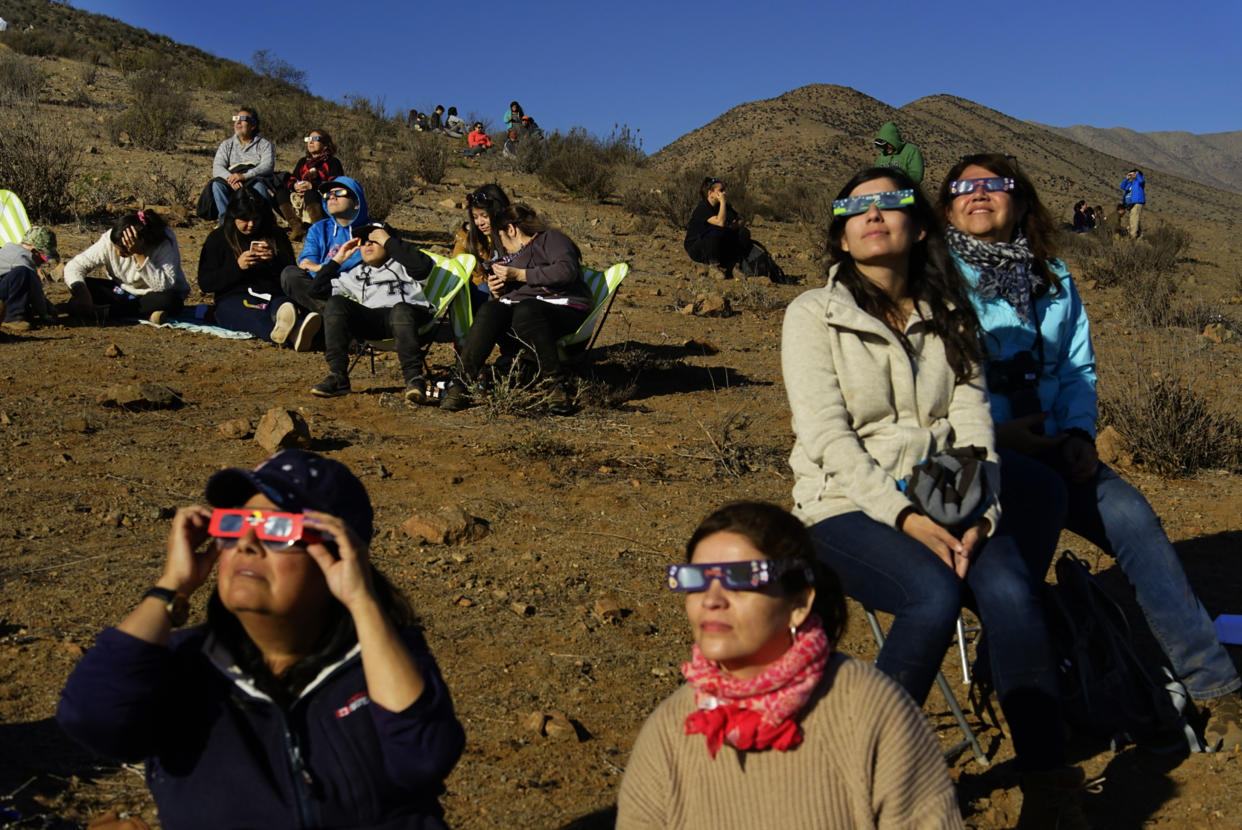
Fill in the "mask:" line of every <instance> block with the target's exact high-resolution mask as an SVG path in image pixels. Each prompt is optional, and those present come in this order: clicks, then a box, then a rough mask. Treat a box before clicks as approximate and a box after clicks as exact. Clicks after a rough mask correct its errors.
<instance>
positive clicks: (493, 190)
mask: <svg viewBox="0 0 1242 830" xmlns="http://www.w3.org/2000/svg"><path fill="white" fill-rule="evenodd" d="M507 207H509V197H508V196H506V195H505V192H504V190H502V189H501V188H500V185H498V184H485V185H483V186H482V187H480V188H479V189H478V190H475V191H472V192H470V193H467V194H466V221H465V222H464V223H462V226H461V227H460V228H458V230H457V232H456V233H455V234H454V235H453V256H457V255H458V254H467V253H468V254H474V257H475V263H474V271H473V272H472V273H471V275H470V283H471V285H470V305H471V307H472V308H473V309H475V310H477V309H478V307H479V305H480V304H482V303H485V302H487V300H488V298H489V297H491V296H492V292H491V290H490V289H489V288H488V287H487V267H488V265H489V264H491V263H495V262H496V261H498V260H499V259H500V258H501V257H502V256H503V255H504V254H503V253H502V252H501V250H500V243H499V242H496V241H495V239H494V238H493V237H492V228H493V227H495V226H496V225H495V222H496V219H497V218H498V217H499V216H500V215H501V214H502V213H503V212H504V210H505V208H507Z"/></svg>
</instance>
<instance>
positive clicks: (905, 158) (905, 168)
mask: <svg viewBox="0 0 1242 830" xmlns="http://www.w3.org/2000/svg"><path fill="white" fill-rule="evenodd" d="M875 146H876V147H878V148H879V150H880V155H879V156H877V157H876V160H875V166H876V167H896V168H897V169H898V170H900V171H901V172H903V173H905V174H906V175H907V176H909V177H910V178H912V179H914V183H915V184H921V183H922V182H923V152H922V151H921V150H919V148H918V147H917V146H916V145H914V144H911V143H910V142H909V141H903V140H902V138H901V133H900V132H899V131H898V130H897V122H895V121H885V122H884V124H883V126H881V127H880V131H879V132H877V133H876V134H875Z"/></svg>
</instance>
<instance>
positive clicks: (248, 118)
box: [233, 115, 254, 121]
mask: <svg viewBox="0 0 1242 830" xmlns="http://www.w3.org/2000/svg"><path fill="white" fill-rule="evenodd" d="M233 120H234V121H254V116H252V115H234V116H233Z"/></svg>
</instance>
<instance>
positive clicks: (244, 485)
mask: <svg viewBox="0 0 1242 830" xmlns="http://www.w3.org/2000/svg"><path fill="white" fill-rule="evenodd" d="M255 493H262V494H263V495H265V496H267V497H268V498H269V499H271V500H272V502H273V503H274V504H276V505H277V506H278V507H279V508H280V509H281V510H284V511H286V512H289V513H300V512H301V511H303V510H308V509H309V510H319V511H321V512H324V513H331V514H332V515H333V516H339V517H340V518H341V519H343V520H344V522H345V524H347V525H349V527H350V528H351V529H352V530H353V531H354V533H357V534H358V536H359V538H361V539H362V540H363V541H364V542H367V543H370V541H371V536H372V535H373V534H374V532H375V527H374V520H375V512H374V510H373V509H372V508H371V497H370V496H368V495H367V488H366V487H364V486H363V484H362V482H361V481H359V480H358V477H357V476H355V475H354V474H353V473H351V472H350V471H349V468H348V467H346V466H345V465H344V464H342V463H341V462H339V461H333V460H332V459H331V458H324V457H323V456H322V455H318V454H316V453H313V452H307V451H306V450H281V451H280V452H277V453H275V454H274V455H272V456H270V457H269V458H268V459H267V460H266V461H264V462H263V463H262V464H260V465H259V466H257V467H255V468H254V469H253V470H243V469H241V468H240V467H230V468H228V469H224V470H221V471H220V472H218V473H215V474H214V475H212V477H211V478H209V479H207V489H206V496H207V502H208V503H209V504H210V505H211V506H212V507H239V506H241V505H242V504H244V503H245V502H246V500H247V499H249V498H250V497H251V496H253V495H254V494H255Z"/></svg>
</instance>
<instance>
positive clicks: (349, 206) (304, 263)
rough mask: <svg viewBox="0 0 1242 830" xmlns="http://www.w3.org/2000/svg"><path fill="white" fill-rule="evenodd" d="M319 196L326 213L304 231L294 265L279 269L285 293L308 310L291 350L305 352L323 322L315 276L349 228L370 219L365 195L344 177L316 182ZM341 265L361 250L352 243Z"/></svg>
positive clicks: (322, 299)
mask: <svg viewBox="0 0 1242 830" xmlns="http://www.w3.org/2000/svg"><path fill="white" fill-rule="evenodd" d="M318 190H319V193H320V195H321V196H322V197H323V209H324V212H325V213H326V214H327V216H326V217H325V218H323V219H320V220H319V221H318V222H316V223H315V224H313V225H311V227H310V229H309V230H308V231H307V232H306V242H305V243H303V245H302V251H301V253H299V254H298V263H297V265H291V266H289V267H288V268H286V269H285V270H283V271H281V272H280V285H281V288H283V289H284V291H285V294H286V295H287V296H289V297H290V298H292V299H293V301H294V302H295V303H297V305H298V307H299V308H302V309H305V310H306V311H307V312H308V313H307V314H306V315H305V316H304V317H303V318H302V321H301V323H300V324H299V325H297V328H296V332H297V333H296V335H295V337H294V341H293V348H294V351H299V352H305V351H310V350H311V349H312V348H313V343H314V338H315V335H316V334H318V333H319V329H320V326H321V325H322V323H323V318H322V312H323V305H324V302H325V301H326V299H327V297H328V296H329V295H327V294H324V293H323V292H322V291H318V292H317V291H315V290H313V289H312V285H313V283H314V279H315V275H316V274H318V273H319V270H320V269H321V268H323V267H324V266H325V265H326V264H327V263H328V262H329V261H330V260H331V259H332V258H333V257H334V256H336V253H337V252H338V251H340V249H341V248H342V247H343V246H345V245H347V244H349V241H350V240H351V239H353V229H354V228H356V227H359V226H360V225H365V224H366V223H367V222H369V221H370V217H369V216H368V215H367V197H366V194H365V193H363V190H362V185H361V184H359V183H358V182H356V181H354V180H353V179H351V178H350V177H348V176H337V177H336V178H335V179H332V180H331V181H327V182H324V183H323V184H321V185H319V188H318ZM351 251H352V253H351V254H350V255H349V256H348V257H347V258H346V259H345V260H344V262H343V263H342V267H343V268H345V269H349V268H353V267H354V266H356V265H358V263H360V262H361V261H362V253H361V252H360V251H359V250H358V247H357V246H356V245H355V246H354V247H353V248H352V249H351Z"/></svg>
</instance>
